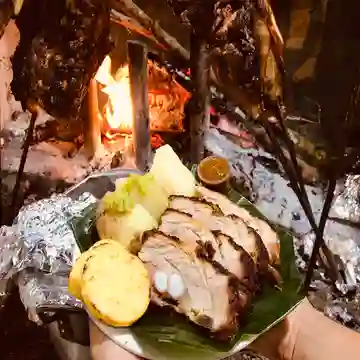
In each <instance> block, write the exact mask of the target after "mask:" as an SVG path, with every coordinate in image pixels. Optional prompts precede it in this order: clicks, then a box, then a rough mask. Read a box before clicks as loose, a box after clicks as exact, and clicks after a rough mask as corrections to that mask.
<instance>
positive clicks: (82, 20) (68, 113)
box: [11, 0, 111, 118]
mask: <svg viewBox="0 0 360 360" xmlns="http://www.w3.org/2000/svg"><path fill="white" fill-rule="evenodd" d="M34 19H36V21H34ZM16 24H17V26H18V28H19V30H20V33H21V38H20V43H19V46H18V47H17V49H16V52H15V55H14V57H13V61H12V63H13V70H14V79H13V81H12V83H11V87H12V91H13V94H14V95H15V97H16V99H17V100H19V101H21V102H22V104H23V107H25V106H26V103H27V101H28V100H29V99H31V100H33V101H36V102H37V103H38V104H39V105H40V106H41V107H42V108H43V109H45V110H46V111H47V112H48V113H49V114H51V115H52V116H55V117H73V118H77V117H78V115H79V112H80V110H81V107H82V103H83V101H84V99H85V97H86V94H87V91H88V87H89V83H90V80H91V78H92V77H93V75H94V74H95V72H96V71H97V69H98V67H99V66H100V64H101V62H102V60H103V59H104V57H105V55H106V54H108V53H109V52H110V50H111V42H110V39H109V30H110V8H109V7H108V5H107V2H94V1H91V0H73V1H71V2H68V1H65V0H62V1H56V2H54V1H51V0H28V1H26V2H25V3H24V6H23V8H22V10H21V12H20V14H19V16H18V17H17V18H16Z"/></svg>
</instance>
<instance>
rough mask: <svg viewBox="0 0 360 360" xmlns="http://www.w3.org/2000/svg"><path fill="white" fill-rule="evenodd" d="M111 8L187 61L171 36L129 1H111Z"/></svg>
mask: <svg viewBox="0 0 360 360" xmlns="http://www.w3.org/2000/svg"><path fill="white" fill-rule="evenodd" d="M110 3H111V7H112V8H113V9H114V10H117V11H119V12H124V13H125V14H127V15H128V16H130V17H132V18H134V19H136V20H137V21H138V22H139V24H140V25H142V26H143V27H144V28H145V29H147V30H150V31H151V32H152V33H153V34H154V36H155V37H156V38H157V39H158V40H159V41H160V43H162V44H164V45H167V46H168V48H169V49H170V50H172V51H174V52H176V53H178V54H179V55H180V56H181V57H183V58H185V59H187V60H189V59H190V54H189V52H188V51H187V50H186V49H184V47H183V46H182V45H181V44H180V43H179V42H178V41H177V40H176V39H175V38H174V37H172V36H170V35H169V34H168V33H167V32H166V31H164V30H163V29H162V27H161V26H160V25H159V24H158V23H157V22H155V21H153V20H152V19H151V18H150V17H149V16H148V15H147V14H146V13H145V12H144V11H143V10H141V9H140V8H139V7H138V6H137V5H136V4H134V2H133V1H131V0H111V2H110Z"/></svg>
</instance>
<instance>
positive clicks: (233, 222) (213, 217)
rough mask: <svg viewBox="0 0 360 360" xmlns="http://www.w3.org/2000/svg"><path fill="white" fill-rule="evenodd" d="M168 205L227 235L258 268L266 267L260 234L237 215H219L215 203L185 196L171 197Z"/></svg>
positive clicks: (267, 259) (212, 229)
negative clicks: (243, 250) (246, 253)
mask: <svg viewBox="0 0 360 360" xmlns="http://www.w3.org/2000/svg"><path fill="white" fill-rule="evenodd" d="M169 206H170V208H172V209H175V210H178V211H184V212H187V213H188V214H189V215H191V216H192V217H193V218H194V219H195V220H197V221H199V222H200V223H201V224H202V225H203V227H206V228H207V229H209V230H210V231H212V232H215V233H218V232H220V233H222V234H224V235H226V236H228V237H229V238H230V239H231V240H232V241H234V242H235V244H236V245H237V246H240V247H242V248H244V249H245V250H246V251H247V252H248V253H249V254H250V255H251V257H252V258H253V259H254V261H255V262H256V263H257V264H258V265H259V267H260V269H262V270H266V269H267V266H268V264H269V255H268V252H267V249H266V247H265V245H264V243H263V242H262V240H261V238H260V236H259V235H258V234H257V233H256V232H255V231H254V230H253V229H252V228H250V227H249V226H248V225H247V224H246V223H245V222H244V221H243V220H242V219H241V218H239V217H238V216H236V215H228V216H224V215H221V210H217V209H216V208H215V206H216V205H211V204H210V203H208V202H207V201H205V200H201V199H196V198H190V197H185V196H173V197H171V198H170V201H169ZM177 228H179V227H177ZM177 231H181V230H180V229H179V230H177Z"/></svg>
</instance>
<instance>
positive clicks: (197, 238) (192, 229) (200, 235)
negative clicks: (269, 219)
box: [159, 200, 256, 291]
mask: <svg viewBox="0 0 360 360" xmlns="http://www.w3.org/2000/svg"><path fill="white" fill-rule="evenodd" d="M190 201H194V200H190ZM199 213H200V212H197V214H199ZM221 218H222V217H219V221H220V219H221ZM223 219H224V220H228V221H229V224H228V225H229V226H233V227H234V228H235V230H234V235H235V236H237V233H236V225H235V223H234V222H232V220H231V219H230V218H225V217H223ZM208 225H209V224H207V223H205V221H204V219H203V221H200V220H197V219H194V218H193V217H192V216H191V215H190V214H186V213H183V212H181V211H178V210H173V209H168V210H166V211H165V213H164V214H163V216H162V217H161V220H160V226H159V230H160V231H162V232H163V233H165V234H167V235H169V236H175V237H177V238H178V239H179V241H180V242H181V246H182V248H183V249H185V250H186V251H189V252H194V253H196V254H198V255H199V256H202V257H203V258H206V259H208V260H210V261H215V262H216V263H218V264H220V265H221V266H222V267H223V268H224V269H226V270H227V271H229V272H230V273H231V274H233V275H235V277H237V278H238V280H239V281H240V282H241V283H242V284H243V285H245V286H247V287H248V288H249V289H250V290H251V291H255V287H256V267H255V263H254V261H253V259H252V258H251V257H250V256H249V254H248V253H247V251H245V250H246V248H245V250H244V248H243V247H242V246H241V245H240V244H237V240H234V239H232V238H231V235H228V234H227V233H224V234H223V235H219V236H216V235H215V234H214V233H213V232H212V231H211V230H212V229H211V228H209V226H208ZM245 227H246V225H245ZM219 230H222V229H220V227H219ZM244 242H245V241H244Z"/></svg>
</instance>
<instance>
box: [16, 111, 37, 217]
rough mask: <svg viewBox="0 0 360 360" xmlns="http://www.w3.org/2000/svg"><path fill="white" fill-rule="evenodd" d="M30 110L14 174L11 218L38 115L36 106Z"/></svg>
mask: <svg viewBox="0 0 360 360" xmlns="http://www.w3.org/2000/svg"><path fill="white" fill-rule="evenodd" d="M30 111H31V118H30V123H29V127H28V129H27V134H26V138H25V141H24V146H23V151H22V154H21V159H20V165H19V169H18V172H17V174H16V182H15V186H14V189H13V191H12V200H11V210H10V217H11V219H13V218H14V217H15V212H16V211H17V206H18V196H19V190H20V185H21V180H22V177H23V173H24V169H25V163H26V159H27V156H28V153H29V148H30V144H31V140H32V137H33V132H34V128H35V122H36V119H37V116H38V109H37V108H36V107H34V108H31V110H30Z"/></svg>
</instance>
